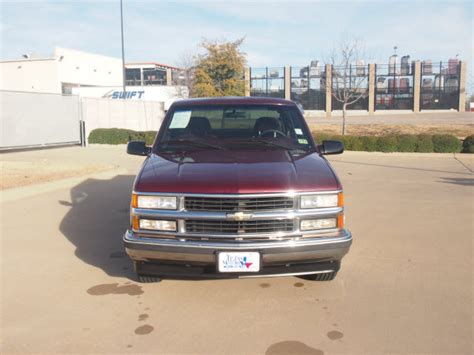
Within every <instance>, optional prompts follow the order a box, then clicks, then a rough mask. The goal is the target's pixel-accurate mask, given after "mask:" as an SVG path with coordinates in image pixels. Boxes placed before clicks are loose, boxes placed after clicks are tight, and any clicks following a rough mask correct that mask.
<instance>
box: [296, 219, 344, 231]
mask: <svg viewBox="0 0 474 355" xmlns="http://www.w3.org/2000/svg"><path fill="white" fill-rule="evenodd" d="M336 227H337V218H320V219H304V220H302V221H301V223H300V230H302V231H309V230H318V229H333V228H336Z"/></svg>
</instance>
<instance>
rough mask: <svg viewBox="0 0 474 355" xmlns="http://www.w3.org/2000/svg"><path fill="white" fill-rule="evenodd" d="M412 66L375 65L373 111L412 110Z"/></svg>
mask: <svg viewBox="0 0 474 355" xmlns="http://www.w3.org/2000/svg"><path fill="white" fill-rule="evenodd" d="M413 64H414V63H412V64H408V65H406V64H403V65H402V63H400V64H396V63H395V64H376V65H375V110H413V83H414V72H415V71H414V65H413Z"/></svg>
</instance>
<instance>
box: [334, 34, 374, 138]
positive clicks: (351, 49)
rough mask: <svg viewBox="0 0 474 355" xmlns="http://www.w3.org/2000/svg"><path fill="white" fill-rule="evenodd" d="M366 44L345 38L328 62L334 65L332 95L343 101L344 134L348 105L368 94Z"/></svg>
mask: <svg viewBox="0 0 474 355" xmlns="http://www.w3.org/2000/svg"><path fill="white" fill-rule="evenodd" d="M364 48H365V46H364V44H363V43H362V42H361V41H360V40H357V39H352V40H348V39H343V40H342V41H341V42H340V44H339V48H337V49H333V50H332V52H331V54H330V56H329V58H328V59H327V60H326V63H328V64H331V65H332V85H331V88H332V89H331V91H332V97H333V98H334V99H335V100H336V101H338V102H340V103H342V134H343V135H344V134H346V114H347V107H348V106H350V105H352V104H355V103H356V102H357V101H359V100H361V99H364V98H366V97H367V96H368V94H369V93H368V73H367V67H366V66H365V64H364V62H363V58H364V57H365V49H364Z"/></svg>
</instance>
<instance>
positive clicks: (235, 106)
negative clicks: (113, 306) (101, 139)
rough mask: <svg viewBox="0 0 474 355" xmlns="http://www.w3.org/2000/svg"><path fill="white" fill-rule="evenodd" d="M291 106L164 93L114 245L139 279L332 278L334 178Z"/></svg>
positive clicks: (334, 150) (338, 204)
mask: <svg viewBox="0 0 474 355" xmlns="http://www.w3.org/2000/svg"><path fill="white" fill-rule="evenodd" d="M343 150H344V147H343V145H342V143H341V142H338V141H323V142H322V144H321V145H316V144H315V142H314V140H313V138H312V136H311V134H310V131H309V129H308V127H307V125H306V123H305V121H304V118H303V115H302V112H301V111H300V109H299V108H298V106H297V105H296V104H295V103H293V102H291V101H287V100H283V99H275V98H250V97H235V98H234V97H231V98H207V99H191V100H183V101H178V102H175V103H174V104H173V105H172V106H171V107H170V109H169V111H168V112H167V114H166V117H165V119H164V121H163V124H162V126H161V129H160V131H159V132H158V135H157V137H156V139H155V142H154V144H153V146H152V147H148V146H146V145H145V143H144V142H130V143H129V144H128V147H127V152H128V153H129V154H135V155H142V156H146V157H147V158H146V159H145V161H144V163H143V166H142V168H141V170H140V172H139V173H138V175H137V177H136V180H135V183H134V187H133V193H132V202H131V216H130V229H129V230H127V231H126V233H125V235H124V244H125V249H126V251H127V253H128V255H129V256H130V257H131V258H132V260H133V262H134V265H135V270H136V272H137V275H138V278H139V280H140V281H141V282H155V281H159V280H160V279H161V278H164V277H173V278H183V277H184V278H186V277H191V278H207V277H226V278H227V277H239V278H240V277H268V276H284V275H301V276H304V277H305V278H308V279H311V280H319V281H326V280H332V279H334V277H335V276H336V273H337V272H338V270H339V268H340V264H341V259H342V258H343V256H344V255H345V254H346V253H347V252H348V250H349V247H350V245H351V242H352V236H351V233H350V232H349V231H348V230H347V229H345V228H344V206H343V205H344V198H343V193H342V186H341V183H340V182H339V180H338V178H337V176H336V174H335V172H334V170H333V169H332V167H331V165H330V164H329V162H328V161H327V160H326V159H325V158H324V155H325V154H340V153H342V152H343Z"/></svg>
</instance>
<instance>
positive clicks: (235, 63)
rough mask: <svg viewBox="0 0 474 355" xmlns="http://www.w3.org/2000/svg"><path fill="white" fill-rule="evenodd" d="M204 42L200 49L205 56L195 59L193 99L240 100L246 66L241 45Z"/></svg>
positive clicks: (243, 87) (243, 88) (243, 91)
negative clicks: (231, 98) (235, 97)
mask: <svg viewBox="0 0 474 355" xmlns="http://www.w3.org/2000/svg"><path fill="white" fill-rule="evenodd" d="M243 40H244V39H243V38H240V39H238V40H236V41H234V42H225V41H223V42H218V41H214V42H209V41H204V42H203V43H202V44H201V46H202V47H203V48H204V49H205V50H206V53H205V54H203V55H200V56H198V58H197V62H196V65H195V70H194V76H193V96H195V97H205V96H243V95H244V93H245V85H244V80H243V78H242V76H243V72H244V67H245V64H246V59H245V53H243V52H241V50H240V46H241V44H242V42H243Z"/></svg>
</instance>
